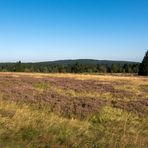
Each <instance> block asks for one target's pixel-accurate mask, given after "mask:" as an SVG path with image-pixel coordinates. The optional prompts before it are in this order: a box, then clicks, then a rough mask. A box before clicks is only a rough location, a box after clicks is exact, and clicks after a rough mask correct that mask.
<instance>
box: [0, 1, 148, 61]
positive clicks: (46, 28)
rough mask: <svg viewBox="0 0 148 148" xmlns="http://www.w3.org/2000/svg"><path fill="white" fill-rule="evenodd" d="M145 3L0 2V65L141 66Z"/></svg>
mask: <svg viewBox="0 0 148 148" xmlns="http://www.w3.org/2000/svg"><path fill="white" fill-rule="evenodd" d="M146 49H148V0H0V62H14V61H19V60H21V61H23V62H36V61H53V60H61V59H85V58H87V59H99V60H126V61H138V62H140V61H141V60H142V58H143V56H144V54H145V52H146Z"/></svg>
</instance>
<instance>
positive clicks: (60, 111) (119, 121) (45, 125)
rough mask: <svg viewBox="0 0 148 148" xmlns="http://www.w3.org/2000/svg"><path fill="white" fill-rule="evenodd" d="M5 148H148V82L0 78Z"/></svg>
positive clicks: (71, 77)
mask: <svg viewBox="0 0 148 148" xmlns="http://www.w3.org/2000/svg"><path fill="white" fill-rule="evenodd" d="M0 147H1V148H23V147H24V148H26V147H27V148H39V147H40V148H42V147H43V148H48V147H53V148H59V147H63V148H65V147H70V148H71V147H78V148H97V147H99V148H100V147H101V148H102V147H103V148H104V147H106V148H120V147H121V148H125V147H127V148H128V147H129V148H136V147H137V148H146V147H148V78H146V77H134V76H110V75H106V76H105V75H74V74H31V73H30V74H29V73H0Z"/></svg>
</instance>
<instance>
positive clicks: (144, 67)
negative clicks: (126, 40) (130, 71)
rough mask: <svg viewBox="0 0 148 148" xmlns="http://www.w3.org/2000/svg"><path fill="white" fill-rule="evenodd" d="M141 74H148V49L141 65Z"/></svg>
mask: <svg viewBox="0 0 148 148" xmlns="http://www.w3.org/2000/svg"><path fill="white" fill-rule="evenodd" d="M139 75H141V76H148V50H147V52H146V54H145V56H144V59H143V61H142V63H141V64H140V67H139Z"/></svg>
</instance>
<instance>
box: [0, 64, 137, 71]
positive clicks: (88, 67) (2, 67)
mask: <svg viewBox="0 0 148 148" xmlns="http://www.w3.org/2000/svg"><path fill="white" fill-rule="evenodd" d="M138 69H139V64H138V63H134V64H118V63H117V64H111V65H107V64H81V63H78V62H76V63H74V64H68V65H62V64H61V65H60V64H43V63H21V62H17V63H3V64H0V71H1V72H44V73H138Z"/></svg>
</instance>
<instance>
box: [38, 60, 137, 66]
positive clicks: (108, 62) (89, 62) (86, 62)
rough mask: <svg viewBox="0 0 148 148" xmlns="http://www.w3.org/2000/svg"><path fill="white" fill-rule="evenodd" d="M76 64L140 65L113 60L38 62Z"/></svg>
mask: <svg viewBox="0 0 148 148" xmlns="http://www.w3.org/2000/svg"><path fill="white" fill-rule="evenodd" d="M75 63H80V64H86V65H96V64H106V65H108V66H110V65H112V64H121V65H124V64H138V62H132V61H111V60H93V59H76V60H58V61H47V62H38V63H36V64H43V65H44V64H45V65H50V64H54V65H64V66H66V65H72V64H75Z"/></svg>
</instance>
